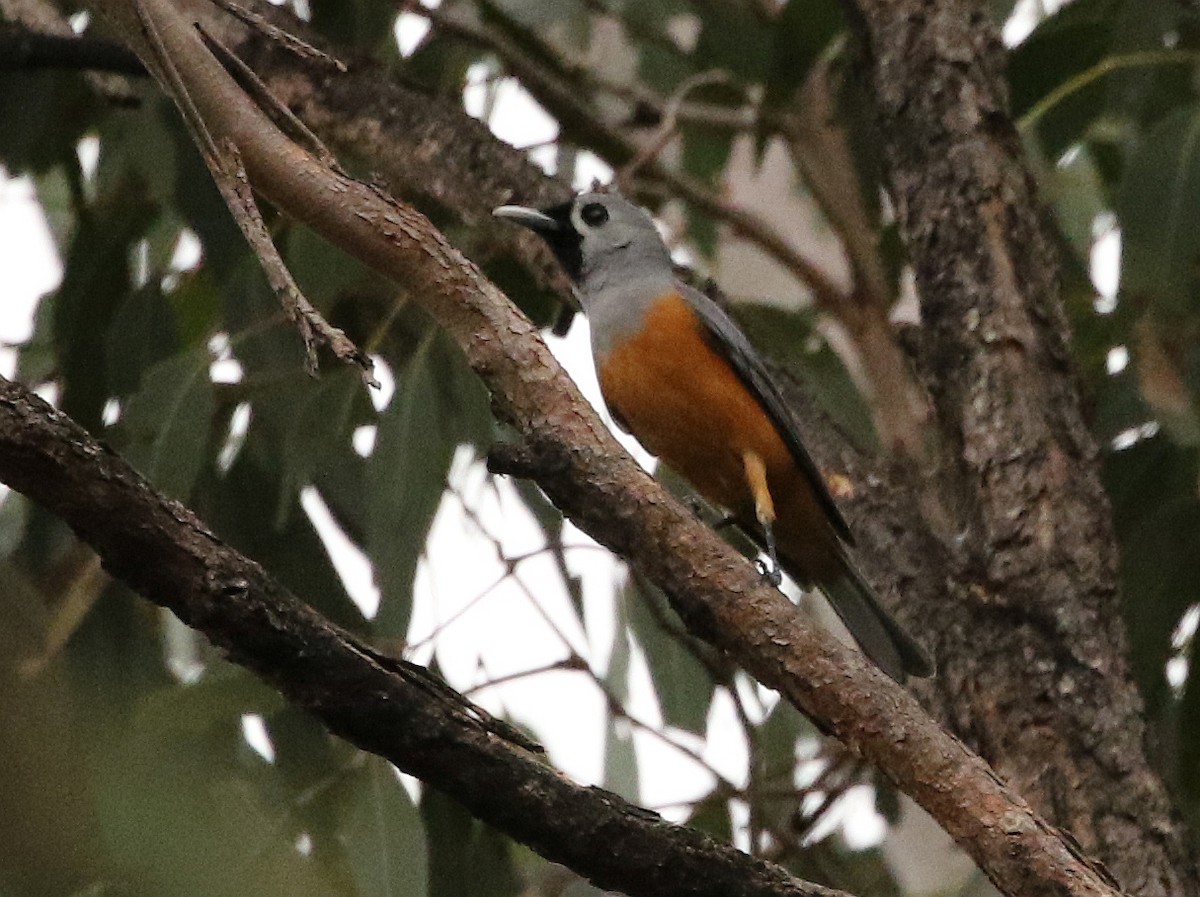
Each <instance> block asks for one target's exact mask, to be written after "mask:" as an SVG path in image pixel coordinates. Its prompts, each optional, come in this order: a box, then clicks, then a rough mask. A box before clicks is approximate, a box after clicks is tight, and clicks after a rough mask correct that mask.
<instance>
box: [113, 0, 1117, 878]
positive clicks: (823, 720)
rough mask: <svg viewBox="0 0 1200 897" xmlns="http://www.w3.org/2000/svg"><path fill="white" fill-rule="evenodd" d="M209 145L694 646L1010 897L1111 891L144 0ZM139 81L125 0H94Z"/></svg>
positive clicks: (503, 323) (374, 197)
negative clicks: (921, 815)
mask: <svg viewBox="0 0 1200 897" xmlns="http://www.w3.org/2000/svg"><path fill="white" fill-rule="evenodd" d="M140 5H141V9H142V13H143V14H144V15H146V16H149V17H151V18H153V19H154V21H155V26H156V30H157V32H158V35H159V38H160V40H161V42H162V45H163V47H164V48H165V50H166V52H167V53H169V54H170V56H171V58H172V61H173V63H174V66H175V71H176V73H177V74H178V76H179V77H180V78H181V79H182V80H183V81H184V82H185V83H186V85H187V89H188V92H189V94H190V97H191V100H192V103H193V104H194V106H195V108H196V109H197V110H198V111H199V113H200V114H201V115H202V116H203V117H204V119H205V122H206V124H207V127H208V129H209V131H210V133H212V134H213V136H214V138H215V139H218V140H223V139H227V140H230V141H232V143H233V144H234V145H235V146H236V147H237V148H238V150H239V152H240V153H241V156H242V159H243V161H244V164H245V167H246V171H247V173H248V175H249V177H250V180H251V183H252V184H253V185H254V186H255V188H256V189H257V190H258V191H260V192H261V193H262V194H263V195H265V196H266V197H268V198H269V199H271V200H272V201H273V202H275V203H276V204H277V205H278V206H280V207H281V208H282V209H284V210H285V211H287V212H289V213H290V214H292V215H294V216H296V217H298V218H300V219H301V220H303V221H305V222H306V223H308V224H309V225H310V226H312V227H313V228H314V229H316V230H317V231H318V232H320V233H321V234H322V235H324V236H325V237H326V238H327V239H329V240H330V241H331V242H333V243H334V244H335V245H338V246H341V247H342V248H343V249H345V250H346V251H347V252H349V253H351V254H353V255H354V256H355V257H357V258H358V259H360V260H362V261H364V262H365V263H366V264H368V265H371V266H372V267H374V268H376V269H377V270H379V271H380V272H382V273H384V274H386V275H387V276H390V277H392V278H394V279H396V280H397V281H399V282H402V283H404V284H405V285H406V286H409V287H410V288H411V289H412V291H413V294H414V295H415V296H419V297H421V299H422V301H423V304H424V306H425V308H426V309H427V310H428V311H429V312H430V314H431V315H432V316H433V317H434V318H435V319H436V320H437V321H438V322H439V323H440V324H441V325H442V326H443V327H445V328H446V330H447V331H448V333H449V334H450V335H451V336H452V338H454V339H455V340H456V342H457V343H458V344H459V346H460V347H461V348H462V350H463V351H464V353H465V354H466V357H467V360H468V362H469V363H470V364H471V366H472V368H473V369H474V370H475V371H476V372H477V373H478V374H479V375H480V377H481V378H482V379H483V380H484V381H485V383H486V384H487V385H488V387H489V389H490V390H491V392H492V396H493V402H494V405H495V407H496V409H497V412H498V414H499V415H500V416H501V417H502V418H503V419H504V420H505V421H506V422H508V423H509V424H511V425H512V426H513V427H514V428H515V430H516V431H517V433H518V434H520V437H521V438H522V439H523V440H524V445H525V447H526V448H527V450H528V452H529V455H530V457H531V458H532V459H534V461H535V466H536V469H538V470H539V471H540V473H539V476H538V482H539V485H541V486H542V488H543V489H544V490H545V491H546V493H547V495H549V496H550V497H551V499H552V500H553V501H554V502H555V503H556V504H557V505H558V506H559V507H560V508H561V509H562V510H563V511H564V512H565V513H567V514H568V515H569V516H570V517H571V518H572V519H573V520H574V521H575V522H576V523H578V524H579V525H580V526H581V527H582V528H583V529H584V530H585V531H587V532H589V533H590V534H591V535H593V536H594V537H595V538H597V539H598V540H599V541H601V542H602V543H604V544H606V545H608V546H609V547H610V548H612V549H614V550H615V551H617V552H618V553H620V554H622V555H623V556H625V557H627V558H629V560H630V561H631V563H632V564H633V565H634V566H635V567H636V568H637V569H638V570H639V571H640V572H642V573H643V574H644V575H645V576H646V577H647V578H648V579H649V580H650V581H652V582H654V583H655V584H656V585H658V586H659V587H660V588H662V589H663V591H664V592H665V593H666V594H667V595H668V597H669V598H670V599H671V600H672V602H673V604H674V606H675V607H676V609H677V610H678V611H679V613H680V615H681V617H682V618H683V619H684V621H685V622H686V623H687V624H688V625H689V627H690V628H691V629H692V630H693V631H694V632H696V633H698V634H701V635H702V636H703V637H705V638H707V639H708V640H710V641H712V642H713V643H714V644H717V645H719V646H720V647H722V648H724V649H725V650H727V651H729V652H730V653H731V655H732V656H733V657H734V658H735V659H736V660H737V661H738V662H739V663H741V664H742V665H744V666H745V667H746V669H747V670H749V671H750V672H751V673H752V674H753V675H755V676H756V677H757V678H758V679H759V680H760V681H761V682H763V683H764V684H766V685H768V686H770V687H772V688H776V689H778V690H779V691H780V692H781V693H783V694H784V695H785V696H786V697H787V698H788V700H789V701H791V702H792V703H793V704H794V705H795V706H796V707H798V708H799V709H801V710H803V711H804V712H806V713H808V714H809V715H810V716H811V717H812V718H813V719H814V720H815V721H817V722H818V724H820V725H821V726H823V727H824V728H826V729H827V730H828V731H830V732H831V733H832V734H834V735H835V736H837V737H838V738H840V739H842V740H843V742H845V743H846V744H847V746H848V747H850V748H851V750H853V751H855V752H857V753H860V754H861V755H862V756H864V757H866V758H868V759H869V760H871V761H872V762H874V763H875V764H876V765H878V766H879V767H880V768H881V769H882V770H883V771H884V772H885V773H886V774H887V775H889V776H890V777H891V778H892V779H893V780H894V781H895V782H896V783H897V784H898V785H899V786H900V787H901V788H902V789H903V790H904V791H906V792H907V793H909V794H910V795H912V796H913V797H914V798H915V799H916V800H917V801H918V802H919V803H921V804H922V805H923V806H924V807H925V808H926V809H928V810H929V811H930V812H931V813H932V814H933V815H934V816H935V817H936V818H937V819H939V820H940V821H941V822H942V823H943V824H944V826H945V827H946V828H947V830H948V831H949V832H950V834H951V835H952V836H953V837H954V838H955V840H956V841H958V843H959V844H961V845H962V846H963V847H964V848H965V849H966V850H967V851H968V852H969V853H970V854H971V856H973V857H974V858H975V859H976V861H977V862H979V863H980V865H981V866H982V867H983V868H984V870H985V871H986V872H987V873H988V875H989V876H990V877H991V879H992V880H993V881H994V882H995V883H996V884H997V886H998V887H1000V888H1001V890H1003V891H1005V892H1006V893H1010V894H1014V895H1015V894H1018V893H1019V894H1023V895H1040V894H1047V895H1049V894H1060V895H1068V894H1069V895H1111V894H1113V893H1114V891H1113V889H1112V888H1111V886H1110V885H1109V884H1108V883H1107V882H1106V881H1105V879H1104V878H1103V876H1102V875H1101V874H1100V872H1098V870H1097V869H1096V868H1095V867H1093V866H1092V865H1091V864H1089V863H1088V862H1087V861H1085V860H1084V859H1083V858H1082V857H1080V856H1079V854H1078V853H1077V852H1076V850H1075V849H1074V848H1073V846H1072V844H1071V842H1070V841H1069V839H1067V838H1065V837H1064V836H1063V835H1062V834H1061V833H1060V832H1059V831H1057V830H1056V829H1054V828H1053V827H1052V826H1050V825H1048V824H1047V823H1045V822H1044V821H1043V820H1041V819H1040V818H1038V817H1037V816H1036V815H1035V814H1034V813H1033V812H1032V811H1031V810H1030V808H1029V807H1028V805H1026V804H1025V803H1024V801H1022V800H1021V798H1020V797H1019V796H1017V795H1016V794H1015V793H1014V792H1013V791H1012V790H1011V789H1009V788H1008V787H1007V786H1005V785H1004V784H1003V783H1002V781H1001V780H1000V779H999V778H998V777H997V776H996V775H995V774H994V773H993V772H992V771H991V770H990V769H989V768H988V767H987V766H986V764H985V763H983V761H982V760H980V759H979V758H978V757H976V756H975V755H973V754H972V753H971V752H970V751H968V750H967V749H966V748H965V747H964V746H963V745H962V744H961V743H960V742H959V741H957V740H956V739H954V738H953V737H952V736H950V735H948V734H946V733H945V732H943V731H942V730H941V729H940V728H938V726H937V725H936V723H934V722H933V721H932V720H931V719H930V718H929V717H928V716H927V715H926V714H925V713H924V712H923V711H922V710H921V708H920V707H919V705H918V704H917V703H916V701H915V700H914V699H913V697H912V696H911V695H910V694H908V692H906V691H904V690H903V689H902V688H900V687H899V686H897V685H896V684H895V683H893V682H892V681H891V680H889V679H888V678H887V677H886V676H884V675H883V674H882V673H880V672H879V671H878V670H877V669H875V668H874V667H873V666H871V665H870V664H869V663H868V662H867V661H866V660H865V659H863V658H862V657H861V655H859V654H858V652H856V651H853V650H851V649H848V648H846V647H844V646H842V645H841V644H840V643H838V642H837V641H836V640H835V639H833V638H832V637H830V636H829V635H828V634H825V633H818V632H816V631H814V630H813V629H811V628H810V627H809V626H807V625H805V624H804V623H803V622H802V621H800V620H799V619H798V616H797V614H796V613H795V609H794V608H793V607H792V605H791V604H790V603H789V602H788V601H787V600H786V599H785V598H784V597H783V596H782V595H781V594H780V593H778V592H777V591H775V590H774V589H770V588H767V587H766V586H764V584H763V583H762V581H761V578H760V577H759V575H758V573H757V571H756V570H755V569H754V568H753V567H752V565H750V564H749V563H748V562H747V561H746V559H745V558H743V557H741V556H740V555H738V554H737V553H736V552H734V551H733V550H732V549H731V548H730V547H729V546H728V545H727V544H726V543H725V542H724V541H723V540H721V539H720V538H719V537H718V536H717V535H716V534H715V533H713V532H712V531H711V530H709V529H708V528H707V527H705V526H703V525H702V524H700V523H699V522H698V521H697V520H695V519H694V515H692V514H691V513H690V512H689V511H688V510H687V509H685V508H683V507H681V506H680V505H679V504H678V503H677V502H675V501H674V500H672V499H671V498H670V497H669V496H668V495H667V494H666V493H665V491H664V490H663V489H662V488H661V487H660V486H659V485H658V484H657V483H655V482H654V481H653V479H651V478H650V477H649V476H648V475H647V474H646V473H645V472H644V471H643V470H642V469H641V468H640V467H638V466H637V465H636V464H635V463H634V462H633V461H632V459H631V458H629V456H628V455H627V454H626V453H624V452H623V451H622V450H621V449H620V448H619V447H618V445H617V444H616V442H615V441H614V440H613V439H612V437H611V436H610V435H609V434H608V432H607V431H606V429H605V428H604V427H603V425H602V424H601V422H600V421H599V420H598V418H597V417H596V415H595V414H594V413H593V412H592V411H591V409H590V407H589V406H588V405H587V404H586V402H585V401H584V400H583V399H582V398H581V396H580V395H579V393H578V391H577V390H576V389H575V388H574V386H573V384H572V383H571V382H570V380H569V379H568V378H566V377H565V375H564V374H563V373H562V371H561V368H559V366H558V365H557V363H556V362H555V361H554V359H553V357H552V356H551V355H550V354H549V352H548V351H547V350H546V347H545V345H544V344H543V343H542V341H541V340H540V338H539V336H538V334H537V331H536V329H535V328H534V327H533V326H532V324H531V323H530V322H529V321H528V320H527V319H525V318H524V317H523V316H522V315H521V314H520V313H519V312H518V311H517V310H516V309H515V308H513V306H512V305H511V304H510V303H509V302H508V301H507V299H506V298H505V297H504V296H503V295H502V294H500V292H499V291H498V290H497V289H496V288H495V286H493V285H492V284H491V283H489V282H488V281H487V280H486V279H485V278H483V276H482V275H481V274H480V273H479V271H478V270H477V269H476V268H475V267H474V266H473V265H472V264H471V263H470V262H469V261H467V260H466V259H465V258H463V257H462V255H461V254H460V253H458V252H457V251H456V250H455V249H454V248H453V247H452V246H451V245H450V244H449V243H447V242H446V240H445V238H444V237H442V236H441V234H439V233H438V232H437V231H436V230H434V229H433V228H432V226H431V225H430V224H429V222H428V221H427V220H426V219H425V218H424V217H423V216H421V215H419V214H418V213H416V212H414V211H413V210H411V209H409V208H407V207H405V206H402V205H400V204H398V203H396V202H394V201H392V200H390V199H389V198H387V197H386V196H384V195H382V194H381V193H380V192H379V191H378V190H376V189H374V188H371V187H369V186H367V185H364V184H361V183H359V182H356V181H353V180H351V179H350V178H348V177H346V176H345V175H343V174H341V173H339V172H337V171H333V170H330V169H329V168H327V167H324V166H322V165H320V164H319V163H318V162H317V160H315V159H313V158H312V157H311V156H309V155H307V154H306V153H304V152H303V151H301V150H300V149H299V148H298V147H296V146H295V145H294V144H292V143H291V142H290V141H288V140H287V139H286V137H285V136H284V135H283V134H282V133H281V132H280V131H279V130H278V129H277V128H276V127H275V126H274V125H273V124H272V123H271V122H270V121H269V120H268V119H267V118H266V117H265V116H264V115H263V114H262V113H261V111H259V110H258V109H257V108H256V107H254V106H253V104H252V103H250V102H249V101H248V100H247V98H246V97H245V96H244V95H243V94H242V93H241V92H240V91H239V90H238V89H237V86H236V84H234V83H233V82H232V81H231V80H230V78H229V77H228V75H227V74H226V72H225V71H224V69H223V68H222V67H221V66H220V65H219V63H217V61H216V60H215V59H213V57H212V56H211V55H210V54H209V53H208V51H207V50H206V48H205V47H204V45H203V43H202V42H201V41H200V40H199V38H198V36H197V34H196V31H195V29H194V28H192V27H190V23H189V22H188V21H187V20H186V19H184V18H182V17H181V16H180V15H179V14H178V13H177V12H176V10H175V8H174V7H173V6H172V5H171V4H170V3H169V2H167V0H142V2H141V4H140ZM91 6H92V8H94V9H96V10H99V11H102V12H104V13H105V14H107V15H108V16H110V17H111V19H112V21H113V22H114V24H115V25H116V26H117V29H118V31H119V32H120V33H121V34H122V36H123V37H124V38H125V39H126V40H128V41H129V43H130V45H131V47H132V48H133V49H134V50H135V52H137V53H138V54H139V56H141V57H142V59H143V61H144V62H146V63H147V64H148V65H149V66H150V67H151V68H157V63H156V61H155V58H154V56H153V48H151V47H149V46H148V45H147V44H146V43H145V39H144V36H143V32H142V30H141V27H140V24H139V20H138V16H137V15H135V14H134V7H133V5H132V2H131V0H93V2H92V3H91Z"/></svg>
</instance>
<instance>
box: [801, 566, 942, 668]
mask: <svg viewBox="0 0 1200 897" xmlns="http://www.w3.org/2000/svg"><path fill="white" fill-rule="evenodd" d="M821 591H822V592H824V593H825V596H826V597H827V598H828V599H829V604H830V605H831V606H832V607H833V609H834V610H835V611H837V615H838V616H839V617H841V619H842V622H843V623H845V624H846V628H847V629H849V630H850V634H851V635H852V636H854V640H855V641H856V642H858V644H859V647H861V648H862V650H863V653H864V654H866V655H867V657H869V658H871V660H873V661H874V662H875V665H876V666H878V667H879V668H880V669H881V670H883V671H884V672H885V673H887V674H888V675H889V676H891V677H892V678H893V679H895V680H896V681H897V682H904V680H905V679H906V678H907V677H908V676H922V677H923V676H932V675H933V669H934V667H933V658H932V657H930V656H929V653H928V652H927V651H926V650H925V649H924V648H922V647H921V646H920V645H919V644H918V643H917V640H916V639H914V638H913V637H912V636H911V635H909V634H908V633H907V632H905V631H904V629H903V628H902V627H901V626H900V624H899V623H897V622H896V620H895V619H894V618H893V617H892V615H891V614H889V613H888V612H887V611H886V610H884V608H883V606H882V605H881V604H880V603H879V599H878V598H876V597H875V593H874V592H873V591H872V590H871V587H870V586H869V585H867V583H866V582H865V581H864V580H863V578H862V576H861V575H860V574H859V573H858V571H857V570H855V569H854V568H853V567H852V566H851V565H850V564H849V563H847V564H846V567H845V570H844V572H843V573H842V574H841V575H840V576H839V577H838V578H837V579H835V580H832V581H831V582H827V583H822V584H821Z"/></svg>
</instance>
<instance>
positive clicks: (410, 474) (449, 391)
mask: <svg viewBox="0 0 1200 897" xmlns="http://www.w3.org/2000/svg"><path fill="white" fill-rule="evenodd" d="M397 380H398V383H397V387H396V393H395V395H394V396H392V400H391V402H390V403H389V405H388V407H387V409H386V410H385V411H384V413H383V414H382V415H381V416H380V420H379V431H378V435H377V437H376V441H375V451H374V452H373V453H372V455H371V458H370V460H369V461H368V464H367V469H366V487H367V502H368V504H367V531H366V549H367V553H368V554H369V555H370V557H371V559H372V561H373V562H374V564H375V576H376V581H377V582H378V584H379V586H380V591H381V593H382V597H381V603H380V607H379V614H378V616H377V617H376V618H375V621H374V622H375V629H376V632H377V633H378V634H380V635H388V636H399V637H403V636H404V635H405V633H406V631H407V629H408V620H409V615H410V613H411V610H412V587H413V580H414V578H415V575H416V571H417V561H418V560H419V558H420V556H421V552H422V550H423V549H424V547H425V539H426V537H427V536H428V534H429V527H430V525H431V524H432V523H433V517H434V514H435V513H436V512H437V509H438V505H439V504H440V503H441V499H442V493H443V492H444V491H445V488H446V474H447V472H448V471H449V468H450V461H451V459H452V458H453V457H454V452H455V449H456V448H457V447H458V446H459V445H462V444H464V443H475V444H482V443H483V442H485V441H486V440H487V435H485V434H490V433H491V415H490V412H489V411H488V404H487V397H486V393H485V391H484V390H483V387H482V385H481V384H480V383H479V381H478V380H477V379H476V378H475V376H474V374H472V373H471V371H470V369H469V368H467V366H466V362H465V361H464V360H463V358H462V355H461V354H460V353H459V352H458V349H457V348H456V347H455V346H453V345H452V344H451V343H450V342H449V339H448V338H447V337H446V336H445V335H444V334H443V333H441V331H439V330H432V329H431V330H430V331H429V334H428V336H427V337H426V339H425V342H424V343H423V344H422V346H421V348H420V349H419V350H418V351H417V353H416V354H415V355H414V356H413V358H412V359H411V360H410V361H409V363H408V365H407V366H406V367H405V368H404V370H403V371H401V372H400V373H399V375H398V377H397Z"/></svg>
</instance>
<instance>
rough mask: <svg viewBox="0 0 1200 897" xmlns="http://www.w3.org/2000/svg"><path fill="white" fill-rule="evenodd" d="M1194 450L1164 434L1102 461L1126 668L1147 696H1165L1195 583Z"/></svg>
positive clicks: (1199, 543) (1152, 699)
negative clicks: (1115, 544)
mask: <svg viewBox="0 0 1200 897" xmlns="http://www.w3.org/2000/svg"><path fill="white" fill-rule="evenodd" d="M1198 473H1200V467H1198V465H1197V454H1196V451H1195V449H1181V448H1179V447H1178V446H1176V445H1175V444H1174V443H1172V442H1171V440H1169V439H1168V438H1166V437H1165V436H1161V435H1160V436H1157V437H1155V438H1153V439H1145V440H1142V441H1140V442H1138V443H1136V444H1135V445H1133V446H1131V447H1130V448H1128V449H1125V450H1124V451H1120V452H1112V453H1110V454H1109V455H1108V456H1107V457H1106V458H1105V459H1104V469H1103V474H1104V484H1105V488H1106V489H1107V491H1108V494H1109V496H1110V497H1111V499H1112V503H1113V517H1114V522H1115V524H1116V528H1117V535H1118V538H1119V539H1120V543H1121V593H1122V598H1123V601H1124V611H1125V614H1124V615H1125V625H1126V628H1127V631H1128V633H1129V640H1130V658H1131V660H1132V662H1133V670H1134V674H1135V676H1136V677H1137V680H1138V682H1139V684H1140V685H1141V688H1142V693H1143V694H1144V695H1145V696H1146V698H1147V702H1148V703H1150V704H1151V705H1152V706H1154V707H1161V706H1162V701H1163V700H1165V698H1166V691H1165V686H1166V682H1165V679H1164V675H1163V667H1164V664H1165V663H1166V661H1167V658H1168V657H1169V656H1170V652H1171V641H1170V640H1171V633H1172V631H1173V630H1174V628H1175V626H1176V624H1177V623H1178V621H1179V618H1180V616H1182V615H1183V612H1184V611H1185V610H1187V608H1188V607H1189V606H1190V605H1191V604H1192V602H1194V601H1195V600H1196V591H1195V585H1196V583H1197V582H1200V499H1198V498H1197V497H1196V482H1197V476H1198Z"/></svg>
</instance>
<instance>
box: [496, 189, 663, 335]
mask: <svg viewBox="0 0 1200 897" xmlns="http://www.w3.org/2000/svg"><path fill="white" fill-rule="evenodd" d="M492 214H494V215H496V216H497V217H498V218H507V219H509V220H510V221H515V222H516V223H518V224H521V225H524V226H525V227H528V228H529V229H530V230H532V231H534V232H535V233H537V234H539V235H540V236H541V237H542V238H543V239H544V240H545V241H546V242H547V243H548V244H549V246H550V248H551V249H552V250H553V251H554V254H555V256H556V257H557V258H558V260H559V262H560V263H561V264H562V266H563V269H564V270H565V271H566V272H567V275H568V276H569V277H570V278H571V280H572V281H574V283H575V285H576V289H577V292H578V294H579V299H580V302H581V303H582V304H583V310H584V312H586V313H587V314H588V316H589V317H590V318H592V319H593V324H596V323H597V321H596V318H597V317H598V316H599V317H601V318H603V317H607V315H605V314H604V313H605V312H606V311H607V312H610V313H611V312H612V311H615V309H613V308H612V306H613V305H620V306H622V307H623V308H624V311H625V312H626V314H628V313H629V312H635V311H636V310H637V306H638V305H640V302H639V301H638V300H639V299H641V298H643V297H645V298H646V299H649V298H651V297H652V296H657V295H659V293H660V292H661V290H662V289H665V288H667V287H669V286H670V284H671V282H672V277H673V275H672V270H671V256H670V254H669V253H668V252H667V247H666V246H665V245H664V244H663V241H662V237H660V236H659V235H658V230H657V229H656V228H655V227H654V222H653V220H651V218H650V216H649V215H648V214H647V213H646V212H645V211H644V210H643V209H641V208H639V207H638V206H636V205H634V204H633V203H631V202H630V201H629V200H627V199H625V198H624V197H622V196H619V195H617V194H615V193H581V194H579V195H578V196H576V197H575V198H574V199H572V200H571V201H570V202H566V203H562V204H561V205H557V206H552V207H551V208H547V209H540V210H539V209H530V208H526V207H525V206H500V207H499V208H498V209H496V210H495V211H494V212H493V213H492ZM631 305H632V306H633V307H632V308H631V307H630V306H631ZM605 306H607V308H605ZM598 313H599V314H598Z"/></svg>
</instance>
